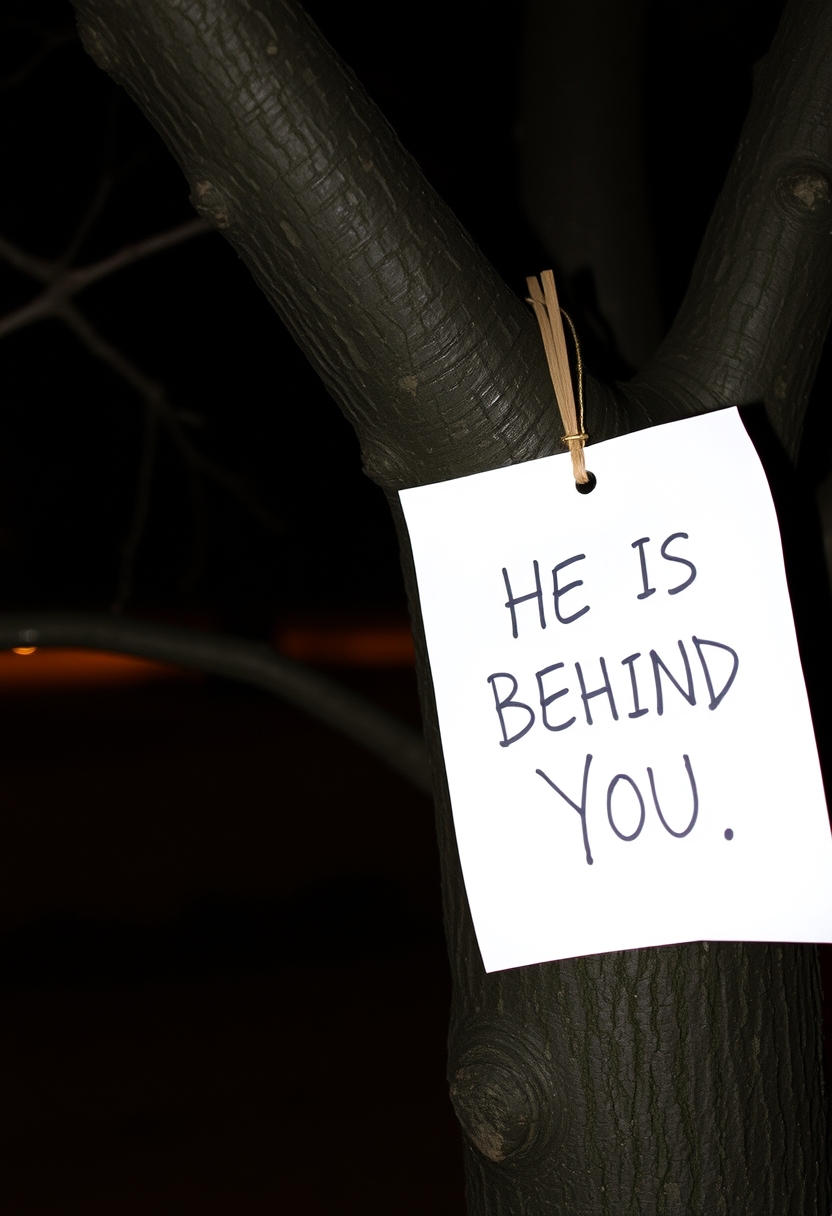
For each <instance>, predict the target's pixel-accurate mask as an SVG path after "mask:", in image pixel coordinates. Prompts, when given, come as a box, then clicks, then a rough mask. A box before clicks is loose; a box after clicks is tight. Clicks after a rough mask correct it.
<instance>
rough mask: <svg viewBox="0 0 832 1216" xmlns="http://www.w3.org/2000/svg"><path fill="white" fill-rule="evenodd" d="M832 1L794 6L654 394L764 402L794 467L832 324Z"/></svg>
mask: <svg viewBox="0 0 832 1216" xmlns="http://www.w3.org/2000/svg"><path fill="white" fill-rule="evenodd" d="M830 55H832V4H830V3H829V0H790V3H789V4H787V6H786V10H785V13H784V16H783V19H782V22H781V25H780V29H779V30H778V33H777V36H776V37H775V39H774V42H773V44H772V47H771V50H770V51H769V53H768V55H767V56H766V58H765V59H764V60H763V61H762V62H761V63H760V64H758V66H757V70H756V74H755V80H754V96H753V101H752V104H751V108H750V110H749V113H748V117H747V119H746V122H745V125H744V127H743V131H742V135H741V136H740V142H739V147H738V149H737V154H736V156H735V159H734V162H733V164H732V167H731V169H730V171H729V173H728V177H727V179H726V182H725V185H724V187H723V190H722V193H721V195H720V198H719V201H718V203H717V206H716V209H715V210H714V213H713V217H712V219H711V222H710V224H709V226H708V230H707V233H706V236H705V239H704V241H703V244H702V248H701V251H700V254H699V257H698V259H697V262H696V266H695V267H694V270H693V274H692V277H691V283H690V288H689V290H688V292H687V295H686V297H685V300H684V303H683V304H682V308H681V309H680V311H679V314H678V316H677V318H676V321H675V323H674V325H673V328H672V330H671V332H670V334H669V335H668V337H667V339H666V340H665V342H664V343H663V345H662V347H661V349H660V350H659V353H658V356H657V357H656V358H655V359H654V360H653V362H652V363H651V365H650V366H649V368H648V369H647V370H646V372H645V373H644V374H643V375H642V376H640V377H638V378H637V379H636V380H635V381H633V382H632V383H631V385H630V386H629V391H631V392H634V393H636V394H638V395H639V396H640V397H641V398H642V399H643V400H645V401H649V400H653V399H664V400H667V399H669V400H672V401H674V402H676V403H677V404H678V406H679V408H680V409H682V410H685V411H688V412H691V413H700V412H701V411H702V410H705V409H712V408H714V407H716V406H721V405H742V404H747V403H751V402H755V401H764V402H765V404H766V409H767V412H768V415H769V418H770V420H771V423H772V426H773V427H774V429H775V431H776V432H777V434H778V435H779V436H780V439H781V442H782V443H783V446H784V448H785V449H786V451H787V452H788V453H789V455H790V456H791V457H792V459H794V458H795V457H796V455H797V450H798V447H799V445H800V437H801V433H802V429H803V419H804V415H805V411H806V406H807V404H808V398H809V391H810V389H811V387H812V383H813V381H814V378H815V372H816V370H817V364H818V360H819V358H820V352H821V347H822V345H823V340H824V338H825V336H826V332H827V329H828V328H829V322H830V318H832V71H830V66H829V65H830Z"/></svg>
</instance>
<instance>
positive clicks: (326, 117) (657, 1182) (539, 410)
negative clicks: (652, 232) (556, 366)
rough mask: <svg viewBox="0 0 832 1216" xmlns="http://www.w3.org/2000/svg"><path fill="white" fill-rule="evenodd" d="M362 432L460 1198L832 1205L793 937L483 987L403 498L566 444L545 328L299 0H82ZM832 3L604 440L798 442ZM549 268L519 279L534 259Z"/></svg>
mask: <svg viewBox="0 0 832 1216" xmlns="http://www.w3.org/2000/svg"><path fill="white" fill-rule="evenodd" d="M76 8H77V10H78V14H79V18H80V23H81V31H82V36H83V38H84V41H85V44H86V46H87V48H88V49H89V51H90V53H91V54H92V55H93V57H94V58H95V59H96V60H97V61H98V62H99V63H100V64H101V66H102V67H104V68H105V69H106V70H107V71H109V72H110V73H111V74H112V75H113V76H114V77H115V78H116V79H117V80H119V81H121V82H122V83H123V84H124V86H125V87H126V88H127V90H128V91H129V92H130V93H131V94H132V96H133V97H134V98H135V99H136V101H137V102H138V104H139V105H140V106H141V107H142V109H143V110H144V112H145V113H146V114H147V115H148V117H149V118H150V120H151V121H152V122H153V123H154V125H155V126H156V127H157V128H158V129H159V130H160V132H161V133H162V135H163V136H164V138H165V139H166V141H167V143H168V145H169V147H170V148H171V150H172V152H173V154H174V155H175V156H176V157H177V159H178V160H179V162H180V163H181V165H182V166H183V168H184V170H185V173H186V175H187V177H188V179H189V181H190V183H191V189H192V197H193V200H194V203H195V206H196V207H197V209H198V210H199V211H200V213H201V214H202V215H203V216H205V217H206V218H209V219H210V220H211V221H212V222H213V223H215V224H216V226H217V227H219V228H220V229H221V230H222V231H223V232H224V233H225V235H226V236H227V237H228V239H229V240H230V241H231V242H232V244H233V245H234V246H235V248H237V249H238V251H239V252H240V254H241V256H242V257H243V258H244V259H245V260H246V262H247V263H248V265H249V267H250V268H251V270H252V273H253V274H254V276H255V278H256V279H257V281H258V283H259V284H260V285H261V287H262V288H263V290H264V291H265V292H266V294H267V295H268V297H269V299H270V300H271V301H272V302H273V304H274V305H275V307H276V309H277V310H278V312H279V313H280V315H281V316H282V317H283V319H284V320H285V322H286V324H287V325H288V326H289V328H290V329H291V330H292V332H293V333H294V335H295V336H296V338H297V339H298V341H299V342H300V344H301V345H302V346H303V348H304V350H305V351H306V352H307V354H308V356H309V358H310V359H311V361H312V362H313V364H314V365H315V366H316V367H317V368H318V370H319V371H320V373H321V375H322V377H323V378H324V380H325V382H326V383H327V385H328V387H329V389H330V391H331V392H332V393H333V395H334V396H335V398H336V400H338V401H339V403H340V404H341V406H342V408H343V410H344V412H345V413H346V415H347V417H348V418H349V419H350V421H351V422H352V423H353V425H354V426H355V429H356V431H357V433H358V435H359V438H360V441H361V446H362V452H363V458H364V465H365V468H366V470H367V471H368V472H369V474H370V475H371V476H372V477H373V478H374V479H375V480H376V481H377V482H378V483H379V484H380V485H381V486H383V487H384V489H385V490H386V491H387V493H388V495H389V497H390V502H391V507H392V509H393V511H394V514H395V515H396V519H397V522H398V526H399V533H400V538H401V544H402V555H403V565H404V569H405V577H406V581H407V584H408V589H409V593H410V596H411V604H412V610H413V619H414V629H415V634H416V642H417V653H418V656H419V664H420V678H421V691H422V699H423V710H424V718H425V725H426V735H427V740H428V744H429V747H430V750H431V754H432V758H433V768H434V791H435V796H436V805H437V825H438V834H439V842H440V851H441V855H442V865H443V884H444V895H445V908H446V923H447V932H448V942H449V950H450V956H451V966H452V969H453V973H454V1005H453V1013H452V1024H451V1039H450V1049H451V1051H450V1055H451V1058H450V1080H451V1093H452V1097H453V1100H454V1103H455V1106H456V1110H457V1113H458V1115H459V1117H460V1121H461V1123H462V1126H463V1129H464V1132H465V1136H466V1153H467V1160H468V1177H469V1205H470V1211H471V1212H472V1213H477V1214H481V1216H486V1214H487V1216H497V1214H508V1213H512V1214H513V1216H518V1214H520V1213H523V1214H524V1216H525V1214H528V1216H544V1214H549V1213H569V1214H570V1216H577V1214H581V1216H589V1214H590V1213H592V1214H596V1213H609V1214H613V1213H614V1214H615V1216H621V1214H622V1213H633V1214H636V1213H638V1214H639V1216H649V1214H652V1213H656V1214H658V1213H663V1214H676V1213H702V1216H705V1214H706V1213H707V1214H708V1216H716V1214H725V1216H728V1214H729V1213H730V1214H731V1216H739V1214H744V1216H772V1214H773V1213H777V1214H778V1216H781V1214H785V1213H790V1214H794V1216H798V1214H800V1216H808V1214H810V1213H811V1214H812V1216H828V1213H829V1192H828V1189H827V1179H826V1166H825V1126H824V1108H823V1095H822V1083H821V1072H820V1039H819V1030H818V1026H819V985H818V976H817V962H816V952H815V950H814V948H813V947H810V946H774V945H743V944H726V943H710V944H708V943H700V944H694V945H683V946H673V947H667V948H664V949H651V950H641V951H631V952H626V953H621V954H608V955H600V956H593V957H590V958H583V959H575V960H570V961H566V962H559V963H550V964H546V965H541V966H536V967H526V968H521V969H517V970H513V971H508V972H502V973H497V974H493V975H486V974H485V973H484V971H483V968H482V963H481V960H480V957H479V952H478V950H477V946H476V940H475V937H474V934H473V929H472V925H471V920H470V915H469V911H468V906H467V902H466V899H465V892H464V886H463V882H462V877H461V874H460V870H459V862H458V857H457V853H456V848H455V842H454V832H453V821H452V817H451V811H450V804H449V799H448V792H447V786H446V782H445V776H444V770H443V766H442V755H441V748H440V742H439V734H438V728H437V722H436V712H435V706H434V701H433V694H432V688H431V680H430V670H429V667H428V664H427V659H426V654H425V648H424V638H423V634H422V630H421V625H420V619H419V606H418V598H417V594H416V584H415V579H414V575H413V569H412V561H411V556H410V550H409V546H408V540H407V535H406V531H405V529H404V527H403V525H402V520H401V513H400V511H399V508H398V501H397V497H396V492H397V490H398V489H400V488H402V487H404V486H412V485H418V484H425V483H428V482H432V481H436V480H439V479H442V478H447V477H454V476H461V475H464V474H467V473H473V472H478V471H481V470H484V469H490V468H495V467H499V466H502V465H505V464H509V463H514V462H517V461H521V460H528V459H532V458H534V457H537V456H543V455H548V454H550V453H552V452H553V451H556V450H558V449H559V436H560V425H559V422H558V418H557V411H556V410H555V409H554V403H553V401H552V397H551V391H550V388H549V385H548V381H547V375H546V368H545V361H544V357H543V352H542V349H541V348H540V345H539V339H538V337H537V334H536V331H535V322H534V320H533V318H532V317H531V316H530V315H529V314H528V313H527V310H526V309H525V306H524V305H523V304H522V303H521V302H520V301H519V300H518V299H517V298H516V297H515V296H514V295H513V293H512V292H510V291H509V290H508V289H507V288H506V287H505V285H504V284H503V283H501V282H500V281H499V280H498V278H497V277H496V275H495V274H494V272H493V271H492V270H491V268H490V267H489V266H488V265H487V264H486V263H485V262H484V260H483V259H482V257H481V256H480V255H479V253H478V252H477V251H476V249H474V248H473V246H472V244H471V242H470V240H469V239H468V238H467V236H466V234H465V233H464V232H463V231H462V230H461V228H460V227H459V225H458V224H457V223H456V221H455V220H454V219H453V217H452V216H451V215H450V214H449V212H448V211H447V209H446V208H445V207H444V205H443V204H442V203H441V202H440V200H438V199H437V198H436V197H435V195H434V194H433V193H432V191H431V190H430V188H429V187H428V186H427V184H426V183H425V182H424V180H423V179H422V178H421V175H420V174H419V171H418V169H417V168H416V166H415V165H414V164H413V162H412V160H411V159H410V158H409V157H408V155H407V154H406V153H405V152H404V151H403V149H402V148H401V147H400V146H399V144H398V143H397V141H396V139H395V136H394V135H393V134H392V132H391V131H390V130H389V128H388V127H387V126H386V124H385V123H384V121H383V119H381V118H380V117H379V115H378V114H377V113H376V112H375V111H374V109H373V107H372V106H371V104H370V103H369V101H368V100H367V98H366V97H365V96H364V95H363V93H362V91H361V89H360V88H359V86H358V85H357V83H356V82H355V80H354V79H353V78H352V76H351V75H350V74H349V72H348V71H347V70H346V69H345V68H344V67H343V66H342V65H341V64H340V63H339V62H338V60H337V58H336V57H335V56H334V55H333V53H332V52H331V50H330V49H329V48H328V47H327V46H326V45H325V43H323V41H322V40H321V38H320V36H319V35H318V34H317V32H316V31H315V29H314V27H313V26H312V25H311V23H310V22H309V20H308V19H307V18H306V16H305V15H304V14H303V12H302V11H301V10H300V9H299V8H297V7H296V6H295V5H294V4H293V3H290V2H289V0H174V2H171V0H165V2H163V0H76ZM831 48H832V6H830V4H829V3H827V2H825V0H795V2H794V3H792V4H791V6H790V7H789V9H788V11H787V14H786V18H785V21H784V24H783V28H782V30H781V33H780V35H779V36H778V39H777V40H776V42H775V45H774V47H773V49H772V51H771V53H770V55H769V60H768V63H767V64H766V66H765V67H764V68H763V69H762V71H761V72H760V76H759V80H758V88H757V93H756V95H755V101H754V103H753V106H752V110H751V113H750V115H749V119H748V123H747V124H746V128H745V130H744V132H743V137H742V141H741V145H740V150H739V153H738V158H737V163H736V164H735V166H734V169H733V170H732V173H731V176H730V177H729V181H728V183H727V185H726V189H725V192H724V194H723V197H722V200H721V201H720V203H719V206H718V208H717V212H716V215H715V219H714V223H713V224H712V226H711V228H710V229H709V233H708V236H707V238H706V242H705V245H704V247H703V251H702V254H701V256H700V259H699V261H698V263H697V268H696V270H695V272H694V277H693V280H692V284H691V289H690V292H689V294H688V297H687V299H686V302H685V305H684V307H683V309H682V312H681V314H680V317H679V320H678V321H677V323H676V325H675V326H674V328H673V330H672V332H671V334H670V336H669V338H668V339H667V341H666V343H665V345H664V346H663V348H662V349H661V351H660V353H659V355H658V357H657V358H656V359H654V361H653V362H652V363H651V364H650V365H649V366H648V368H647V369H646V370H645V371H644V372H643V373H642V375H641V376H640V377H639V378H638V379H637V380H636V381H634V382H632V383H631V384H630V385H627V386H624V387H623V388H621V387H619V388H610V387H607V386H603V385H600V384H598V383H597V382H594V381H593V382H591V383H590V385H589V387H588V401H587V420H588V423H589V429H590V431H591V432H592V438H593V439H596V440H597V439H602V438H606V437H610V436H612V435H615V434H619V433H622V432H624V431H627V430H632V429H635V428H638V427H643V426H647V425H650V424H652V423H655V422H659V421H666V420H669V419H671V418H674V417H682V416H685V415H687V414H690V413H694V412H699V411H701V410H704V409H708V408H711V407H714V406H716V405H721V404H729V403H730V404H737V403H742V402H747V401H754V400H759V399H761V400H764V401H765V403H766V407H767V409H768V411H769V415H770V417H771V420H772V423H773V425H774V426H775V429H776V430H777V433H778V434H779V436H780V438H781V440H782V442H783V444H784V446H785V447H786V449H787V450H788V451H789V453H790V454H791V455H794V453H795V452H796V450H797V445H798V443H799V437H800V430H801V425H802V416H803V410H804V409H805V404H806V398H807V395H808V389H809V386H810V384H811V380H812V378H813V375H814V371H815V366H816V362H817V358H818V355H819V351H820V345H821V342H822V339H823V335H824V333H825V331H826V327H827V324H828V320H829V313H830V283H831V282H832V279H831V278H830V263H829V241H830V239H831V238H830V227H832V225H830V223H829V218H830V206H832V190H831V189H830V186H829V182H830V180H832V169H831V168H830V160H831V159H832V156H830V139H829V134H830V133H829V118H830V97H829V90H830V72H829V68H828V65H829V62H830V58H829V56H830V49H831ZM531 269H536V268H531Z"/></svg>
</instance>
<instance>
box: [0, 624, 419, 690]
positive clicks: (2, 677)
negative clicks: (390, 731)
mask: <svg viewBox="0 0 832 1216" xmlns="http://www.w3.org/2000/svg"><path fill="white" fill-rule="evenodd" d="M274 644H275V647H276V649H277V651H278V652H279V653H280V654H282V655H285V656H286V657H287V658H290V659H295V660H296V661H298V662H301V663H313V664H321V665H324V666H340V667H372V668H402V667H412V666H413V664H414V653H413V638H412V637H411V633H410V628H409V626H408V625H407V623H406V622H404V621H388V622H382V623H375V624H362V623H360V622H354V623H343V622H338V621H334V622H314V623H309V624H304V623H302V622H295V623H291V624H284V625H282V626H280V627H278V629H277V630H276V632H275V635H274ZM198 678H200V673H199V672H196V671H191V670H188V669H186V668H182V667H176V666H175V665H174V664H171V663H157V662H155V661H153V660H151V659H140V658H133V657H132V656H130V655H121V654H111V653H109V652H105V651H99V650H80V649H76V648H69V647H67V648H64V647H43V646H17V647H15V648H14V649H13V650H2V651H0V695H2V694H3V693H4V692H10V693H17V692H40V691H44V692H46V691H49V690H53V689H54V690H60V689H67V690H68V689H72V688H85V687H86V688H89V687H107V686H109V687H125V686H129V685H134V684H147V683H149V682H151V681H154V680H170V679H179V680H181V679H198Z"/></svg>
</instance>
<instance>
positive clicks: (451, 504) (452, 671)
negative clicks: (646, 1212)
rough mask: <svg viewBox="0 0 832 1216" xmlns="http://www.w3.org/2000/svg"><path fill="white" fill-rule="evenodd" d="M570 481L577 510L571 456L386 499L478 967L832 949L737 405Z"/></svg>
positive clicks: (817, 835) (788, 642)
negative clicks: (395, 523)
mask: <svg viewBox="0 0 832 1216" xmlns="http://www.w3.org/2000/svg"><path fill="white" fill-rule="evenodd" d="M587 466H588V468H590V469H591V470H592V471H593V473H594V474H595V476H596V477H597V487H596V488H595V490H594V491H593V492H592V493H590V494H586V495H582V494H578V493H576V490H575V483H574V481H573V478H572V473H571V463H570V458H569V455H568V454H567V453H564V454H563V455H557V456H551V457H548V458H546V459H543V460H536V461H530V462H528V463H526V464H520V465H513V466H511V467H509V468H504V469H498V470H495V471H493V472H488V473H480V474H476V475H474V476H471V477H463V478H459V479H457V480H455V481H449V482H442V483H439V484H436V485H430V486H422V487H418V488H416V489H411V490H404V491H402V492H401V502H402V506H403V509H404V513H405V517H406V520H407V526H408V530H409V533H410V538H411V542H412V545H413V552H414V556H415V560H416V571H417V578H418V583H419V592H420V597H421V604H422V612H423V615H424V622H425V630H426V634H427V644H428V652H429V655H430V662H431V670H432V673H433V682H434V687H435V691H436V700H437V707H438V712H439V724H440V729H441V734H442V745H443V749H444V755H445V764H446V768H447V773H448V781H449V786H450V793H451V803H452V807H453V815H454V824H455V827H456V835H457V841H458V844H459V852H460V858H461V861H462V870H463V874H464V876H465V885H466V890H467V894H468V899H469V903H470V907H471V912H472V915H473V919H474V926H475V929H476V933H477V939H478V942H479V946H480V950H481V952H482V956H483V961H484V964H485V968H486V970H487V971H499V970H502V969H504V968H507V967H519V966H524V965H527V964H530V963H539V962H545V961H547V960H552V959H560V958H570V957H573V956H577V955H583V954H595V953H600V952H604V951H609V950H622V949H632V948H636V947H641V946H656V945H664V944H669V943H672V942H685V941H697V940H705V941H707V940H711V941H830V940H832V838H831V837H830V829H829V821H828V816H827V810H826V802H825V798H824V791H823V786H822V783H821V777H820V770H819V766H818V759H817V752H816V748H815V740H814V734H813V730H812V723H811V719H810V715H809V708H808V703H807V698H806V691H805V687H804V683H803V675H802V671H801V667H800V661H799V657H798V651H797V644H796V641H795V634H794V625H793V622H792V614H791V605H790V602H789V596H788V591H787V588H786V580H785V574H784V570H783V559H782V552H781V545H780V535H779V530H778V525H777V520H776V516H775V512H774V506H773V503H772V500H771V495H770V492H769V488H768V483H767V481H766V478H765V474H764V473H763V470H762V467H761V465H760V462H759V459H758V457H757V454H756V452H755V450H754V448H753V446H752V444H751V441H750V440H749V438H748V436H747V434H746V432H745V429H744V427H743V425H742V422H741V421H740V418H739V416H738V414H737V411H736V410H721V411H718V412H715V413H711V414H707V415H704V416H702V417H698V418H692V419H687V420H684V421H681V422H674V423H670V424H668V425H665V426H658V427H653V428H652V429H649V430H644V431H638V432H636V433H635V434H632V435H626V436H623V437H622V438H619V439H614V440H610V441H608V442H606V443H599V444H594V445H592V446H591V447H589V448H587ZM538 588H539V593H538ZM515 633H516V636H514V634H515ZM590 757H591V758H590Z"/></svg>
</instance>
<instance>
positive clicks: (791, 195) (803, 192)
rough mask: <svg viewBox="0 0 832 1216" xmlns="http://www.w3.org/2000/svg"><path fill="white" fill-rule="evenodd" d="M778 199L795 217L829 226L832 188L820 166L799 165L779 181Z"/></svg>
mask: <svg viewBox="0 0 832 1216" xmlns="http://www.w3.org/2000/svg"><path fill="white" fill-rule="evenodd" d="M777 198H778V201H779V202H780V204H781V206H782V207H783V208H784V209H785V210H786V211H788V212H789V213H790V214H791V215H792V216H794V217H795V218H797V219H802V220H815V221H818V222H820V223H822V224H826V223H827V222H828V220H829V216H830V213H832V186H830V183H829V178H828V177H827V175H826V173H825V172H824V170H823V168H822V167H821V166H819V165H814V164H812V163H811V162H809V161H803V162H797V163H794V164H791V165H789V166H788V168H787V169H784V170H783V171H782V172H781V173H780V174H779V176H778V178H777Z"/></svg>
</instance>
